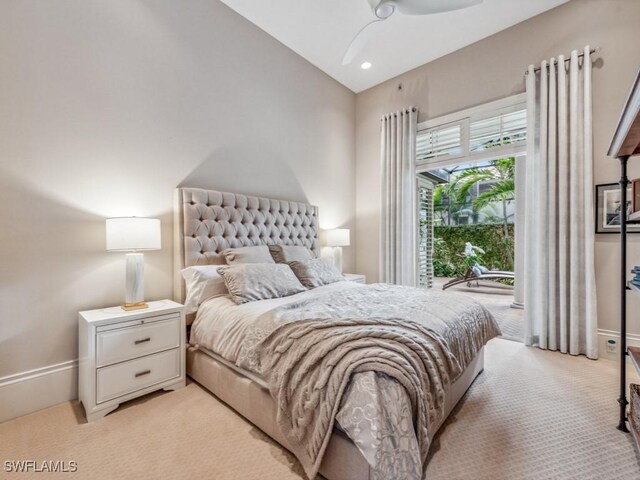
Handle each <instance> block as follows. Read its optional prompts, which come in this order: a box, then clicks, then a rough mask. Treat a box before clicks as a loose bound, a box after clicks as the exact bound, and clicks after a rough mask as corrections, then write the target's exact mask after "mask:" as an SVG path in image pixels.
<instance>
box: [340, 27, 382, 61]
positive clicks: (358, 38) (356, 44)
mask: <svg viewBox="0 0 640 480" xmlns="http://www.w3.org/2000/svg"><path fill="white" fill-rule="evenodd" d="M383 20H385V19H383V18H376V19H375V20H373V21H371V22H369V23H367V24H366V25H365V26H364V27H362V28H361V29H360V31H359V32H358V33H356V35H355V37H353V40H351V43H350V44H349V47H347V51H346V52H344V56H343V57H342V65H349V64H350V63H351V62H353V60H354V59H355V58H356V56H357V55H358V53H360V52H361V51H362V49H364V47H365V45H366V44H367V42H368V41H369V39H370V38H371V32H372V31H373V29H372V28H369V27H371V26H372V25H373V24H374V23H378V22H382V21H383Z"/></svg>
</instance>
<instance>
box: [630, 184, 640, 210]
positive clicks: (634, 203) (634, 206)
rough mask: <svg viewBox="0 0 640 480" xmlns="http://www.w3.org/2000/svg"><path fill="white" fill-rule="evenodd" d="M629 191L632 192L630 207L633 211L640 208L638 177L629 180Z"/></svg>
mask: <svg viewBox="0 0 640 480" xmlns="http://www.w3.org/2000/svg"><path fill="white" fill-rule="evenodd" d="M631 191H632V192H633V201H632V202H631V208H632V209H633V211H634V212H637V211H638V210H640V178H636V179H635V180H631Z"/></svg>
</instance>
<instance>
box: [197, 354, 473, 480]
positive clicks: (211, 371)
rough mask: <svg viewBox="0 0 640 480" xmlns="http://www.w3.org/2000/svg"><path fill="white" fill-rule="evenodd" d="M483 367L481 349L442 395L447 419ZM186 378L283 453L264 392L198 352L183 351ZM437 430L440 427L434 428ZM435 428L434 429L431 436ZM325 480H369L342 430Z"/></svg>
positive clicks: (328, 455) (325, 464)
mask: <svg viewBox="0 0 640 480" xmlns="http://www.w3.org/2000/svg"><path fill="white" fill-rule="evenodd" d="M483 368H484V348H482V349H481V350H480V352H478V355H476V357H475V358H474V359H473V361H472V362H471V363H470V364H469V365H468V366H467V368H466V369H465V371H464V372H463V373H462V375H460V377H459V378H458V379H457V380H456V381H455V382H454V383H453V384H452V385H451V386H450V387H449V388H448V391H447V392H446V402H445V416H444V419H443V423H444V420H446V418H447V417H448V416H449V414H450V413H451V411H452V410H453V408H454V407H455V406H456V404H457V403H458V402H459V401H460V399H461V398H462V396H463V395H464V394H465V392H466V391H467V389H468V388H469V387H470V386H471V384H472V383H473V380H474V379H475V378H476V377H477V376H478V374H480V372H482V370H483ZM187 375H189V376H190V377H191V378H192V379H193V380H195V381H196V382H198V383H199V384H200V385H202V386H203V387H204V388H206V389H207V390H209V391H210V392H211V393H213V394H214V395H215V396H216V397H218V398H219V399H220V400H222V401H223V402H225V403H226V404H227V405H229V406H230V407H231V408H233V409H234V410H235V411H236V412H238V413H239V414H240V415H242V416H243V417H244V418H246V419H247V420H249V421H250V422H251V423H253V424H254V425H255V426H256V427H258V428H259V429H260V430H262V431H263V432H264V433H265V434H267V435H268V436H269V437H271V438H272V439H273V440H275V441H276V442H278V443H279V444H280V445H282V446H283V447H284V448H286V449H287V450H290V448H289V447H288V445H287V440H286V439H285V438H284V437H283V435H282V433H281V432H280V428H279V427H278V424H277V421H276V406H275V403H274V401H273V398H272V397H271V395H270V393H269V391H268V390H266V389H265V388H263V387H262V386H260V385H258V383H256V382H254V381H253V380H250V379H249V378H247V377H246V376H244V375H242V374H241V373H239V372H237V371H235V370H233V369H231V368H229V367H228V366H226V365H224V364H223V363H221V362H219V361H218V360H216V359H215V358H213V357H211V356H210V355H208V354H207V353H205V352H204V351H202V350H199V349H196V348H194V347H189V348H188V349H187ZM438 427H440V425H438ZM437 430H438V428H434V429H433V432H432V433H431V437H432V438H433V436H434V435H435V433H436V432H437ZM320 474H321V475H323V476H324V477H325V478H327V479H328V480H370V479H372V478H373V472H372V471H371V468H370V466H369V464H368V463H367V461H366V459H365V458H364V456H363V455H362V453H360V450H358V448H357V447H356V446H355V444H354V443H353V442H352V441H351V440H350V439H349V437H347V436H346V435H345V434H344V433H343V432H342V431H340V430H338V429H334V431H333V435H332V437H331V440H330V442H329V445H328V446H327V449H326V451H325V454H324V458H323V460H322V464H321V465H320Z"/></svg>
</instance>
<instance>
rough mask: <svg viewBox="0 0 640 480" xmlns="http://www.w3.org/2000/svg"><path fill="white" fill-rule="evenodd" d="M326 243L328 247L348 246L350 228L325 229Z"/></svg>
mask: <svg viewBox="0 0 640 480" xmlns="http://www.w3.org/2000/svg"><path fill="white" fill-rule="evenodd" d="M324 244H325V246H327V247H348V246H349V229H348V228H334V229H333V230H325V231H324Z"/></svg>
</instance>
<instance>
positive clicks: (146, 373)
mask: <svg viewBox="0 0 640 480" xmlns="http://www.w3.org/2000/svg"><path fill="white" fill-rule="evenodd" d="M150 373H151V370H145V371H144V372H139V373H136V378H138V377H142V376H144V375H149V374H150Z"/></svg>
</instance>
